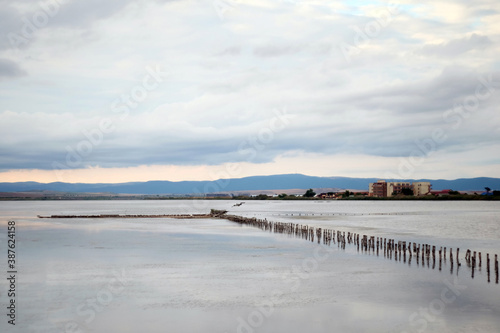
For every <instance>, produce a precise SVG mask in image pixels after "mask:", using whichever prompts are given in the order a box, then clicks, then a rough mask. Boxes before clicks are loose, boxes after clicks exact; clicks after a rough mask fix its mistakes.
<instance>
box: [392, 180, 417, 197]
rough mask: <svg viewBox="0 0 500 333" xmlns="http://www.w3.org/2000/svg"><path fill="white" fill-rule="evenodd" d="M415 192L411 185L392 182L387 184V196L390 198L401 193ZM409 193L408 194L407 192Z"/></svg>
mask: <svg viewBox="0 0 500 333" xmlns="http://www.w3.org/2000/svg"><path fill="white" fill-rule="evenodd" d="M405 190H407V191H413V188H412V186H411V183H404V182H390V183H387V196H388V197H390V196H391V195H398V194H401V193H405V192H406V191H405ZM406 193H408V192H406Z"/></svg>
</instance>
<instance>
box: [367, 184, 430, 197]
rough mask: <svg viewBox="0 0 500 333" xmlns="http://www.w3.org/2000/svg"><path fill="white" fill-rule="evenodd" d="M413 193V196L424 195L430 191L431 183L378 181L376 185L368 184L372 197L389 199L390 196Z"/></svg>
mask: <svg viewBox="0 0 500 333" xmlns="http://www.w3.org/2000/svg"><path fill="white" fill-rule="evenodd" d="M411 191H413V195H414V196H420V195H426V194H428V193H430V191H431V183H429V182H415V183H413V184H412V183H409V182H386V181H385V180H378V181H377V182H376V183H370V185H369V196H372V197H379V198H384V197H390V196H392V195H398V194H401V193H403V194H407V193H411Z"/></svg>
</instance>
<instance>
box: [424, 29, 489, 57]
mask: <svg viewBox="0 0 500 333" xmlns="http://www.w3.org/2000/svg"><path fill="white" fill-rule="evenodd" d="M491 44H492V41H491V39H490V38H488V36H481V35H478V34H472V35H471V36H470V37H468V38H467V37H465V38H461V39H454V40H451V41H449V42H448V43H443V44H439V45H425V46H424V47H423V48H422V49H420V50H419V51H418V53H421V54H423V55H428V56H441V57H454V56H457V55H459V54H462V53H465V52H468V51H471V50H482V49H485V48H486V47H488V46H490V45H491Z"/></svg>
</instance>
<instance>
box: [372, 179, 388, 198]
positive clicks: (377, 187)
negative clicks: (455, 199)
mask: <svg viewBox="0 0 500 333" xmlns="http://www.w3.org/2000/svg"><path fill="white" fill-rule="evenodd" d="M368 193H369V196H371V197H378V198H383V197H387V182H386V181H385V180H377V182H376V183H370V186H369V189H368Z"/></svg>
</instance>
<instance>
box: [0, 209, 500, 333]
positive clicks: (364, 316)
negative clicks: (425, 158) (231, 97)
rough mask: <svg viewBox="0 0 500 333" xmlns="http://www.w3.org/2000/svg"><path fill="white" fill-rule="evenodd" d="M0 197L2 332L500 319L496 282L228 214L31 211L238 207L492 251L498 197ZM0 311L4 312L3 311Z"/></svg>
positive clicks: (418, 325) (452, 326)
mask: <svg viewBox="0 0 500 333" xmlns="http://www.w3.org/2000/svg"><path fill="white" fill-rule="evenodd" d="M234 203H235V202H234V201H109V202H108V201H76V202H57V201H56V202H0V216H1V220H0V228H1V230H0V248H1V251H0V253H4V255H3V256H2V257H0V262H1V265H0V266H1V267H2V271H3V272H6V271H7V268H6V261H7V258H6V248H7V235H6V234H7V221H8V220H15V221H16V223H17V233H16V238H17V243H16V256H17V257H16V260H17V270H18V274H17V280H16V289H17V298H16V302H17V308H16V314H17V318H16V326H15V328H13V327H11V326H10V325H8V324H7V319H8V317H7V316H5V314H4V313H6V309H5V308H6V305H7V300H8V298H7V295H6V294H7V289H8V283H7V280H6V279H4V278H2V280H1V282H0V302H1V305H2V309H5V310H2V316H1V318H2V319H1V321H0V331H2V332H4V331H5V330H6V329H7V331H8V332H11V331H12V332H138V331H143V332H242V333H243V332H244V333H248V332H332V331H335V332H365V331H369V332H500V285H498V284H496V283H495V278H494V272H493V275H492V281H491V282H490V283H488V282H487V277H486V269H485V268H484V265H485V263H484V262H485V258H483V269H482V270H481V271H478V270H476V272H475V276H474V279H472V278H471V270H470V268H468V267H467V266H466V265H465V263H463V264H462V266H461V267H460V269H459V271H458V272H457V269H456V268H457V267H456V265H455V267H454V269H453V271H451V270H450V268H451V267H450V265H449V261H447V262H446V263H444V264H443V267H442V270H441V271H439V270H438V269H437V268H436V269H432V267H428V266H426V265H423V266H422V265H417V264H416V262H415V261H413V262H412V263H411V264H408V263H403V262H399V261H394V260H389V259H386V258H384V256H383V255H382V254H381V255H380V256H378V257H377V256H376V255H375V254H370V255H367V254H363V253H360V252H358V251H357V250H356V249H355V248H354V247H349V246H348V248H346V249H345V250H341V249H339V248H338V247H337V245H332V246H330V247H327V246H324V245H318V244H317V243H311V242H308V241H305V240H301V239H297V238H290V237H288V236H285V235H280V234H271V233H268V232H263V231H261V230H259V229H254V228H250V227H242V226H239V225H237V224H234V223H232V222H229V221H225V220H211V219H200V220H173V219H134V220H131V219H127V220H120V219H95V220H91V219H90V220H89V219H85V220H84V219H82V220H78V219H70V220H63V219H61V220H50V219H38V218H36V215H37V214H40V215H51V214H101V213H117V214H175V213H205V212H208V211H209V210H210V208H216V209H228V210H229V211H230V212H231V213H234V214H238V215H243V216H252V217H253V216H255V217H258V218H267V219H268V220H273V221H284V222H294V223H301V224H309V225H311V226H316V227H322V228H330V229H335V230H341V231H346V232H347V231H354V232H357V233H361V234H367V235H373V236H382V237H391V238H395V239H397V240H405V241H412V242H421V243H422V242H423V243H429V244H433V245H437V246H447V247H453V248H456V247H460V250H461V260H462V261H463V256H464V254H465V250H466V249H467V248H471V249H473V250H476V251H482V252H483V253H486V252H488V253H490V254H494V253H497V254H500V203H498V202H496V203H494V202H362V201H353V202H349V201H333V202H332V201H322V202H303V201H296V202H295V201H289V202H287V201H252V202H247V203H245V204H244V205H242V206H240V207H232V206H233V204H234ZM6 318H7V319H6Z"/></svg>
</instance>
